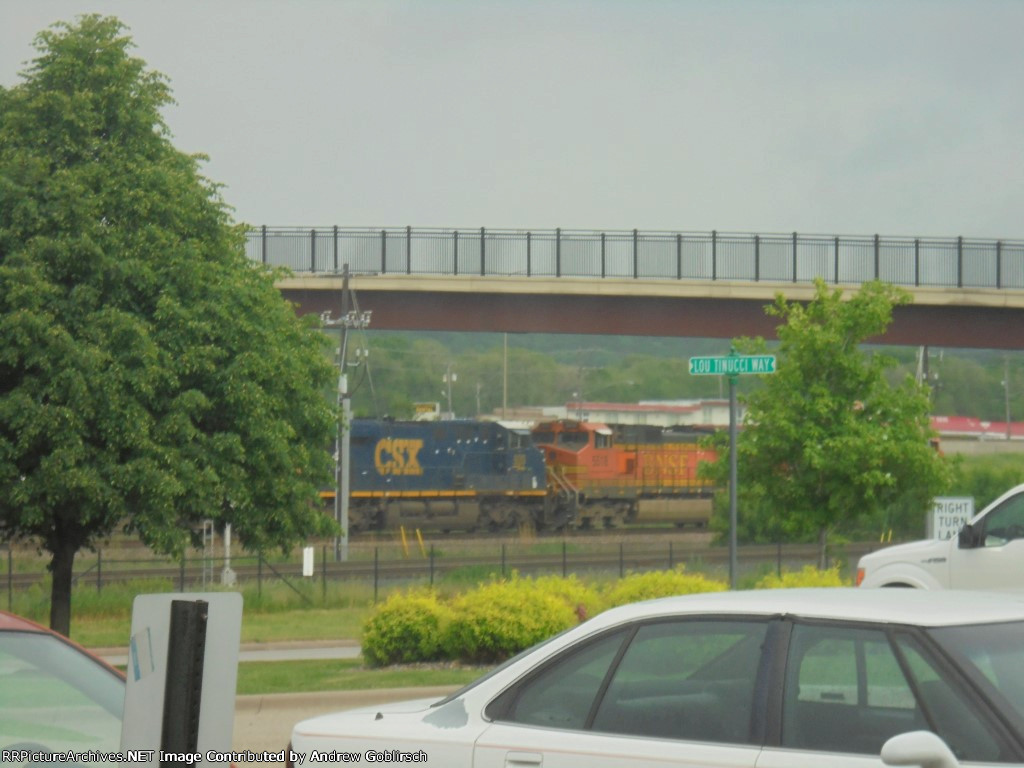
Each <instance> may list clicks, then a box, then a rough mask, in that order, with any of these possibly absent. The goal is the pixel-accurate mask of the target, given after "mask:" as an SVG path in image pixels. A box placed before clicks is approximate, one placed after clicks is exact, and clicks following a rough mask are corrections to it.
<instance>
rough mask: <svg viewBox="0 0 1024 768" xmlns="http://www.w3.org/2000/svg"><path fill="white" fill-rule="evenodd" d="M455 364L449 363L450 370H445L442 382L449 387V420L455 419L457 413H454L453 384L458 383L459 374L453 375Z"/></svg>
mask: <svg viewBox="0 0 1024 768" xmlns="http://www.w3.org/2000/svg"><path fill="white" fill-rule="evenodd" d="M453 365H454V363H448V368H447V369H446V370H445V374H444V378H443V379H442V381H443V382H444V383H445V384H447V385H448V418H449V419H454V418H455V412H454V411H452V382H453V381H458V379H459V374H457V373H452V366H453Z"/></svg>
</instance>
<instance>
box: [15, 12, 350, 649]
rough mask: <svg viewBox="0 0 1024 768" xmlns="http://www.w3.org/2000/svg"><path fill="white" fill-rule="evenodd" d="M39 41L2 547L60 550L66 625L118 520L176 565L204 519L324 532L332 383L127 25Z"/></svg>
mask: <svg viewBox="0 0 1024 768" xmlns="http://www.w3.org/2000/svg"><path fill="white" fill-rule="evenodd" d="M35 46H36V49H37V51H38V52H39V56H38V58H36V59H35V60H34V61H33V63H32V64H31V65H30V67H29V68H28V70H27V71H25V72H24V73H22V82H21V83H19V84H18V85H16V86H14V87H13V88H10V89H7V90H3V89H0V535H3V536H4V537H5V538H7V539H8V540H10V539H24V540H29V541H33V542H35V543H37V544H38V545H39V546H40V547H41V548H42V549H44V550H46V551H47V552H49V553H50V555H51V561H50V570H51V572H52V583H53V586H52V596H51V610H50V624H51V626H52V627H54V628H55V629H58V630H60V631H62V632H65V633H66V632H68V630H69V629H70V620H71V602H70V600H71V578H72V567H73V563H74V558H75V554H76V553H77V552H78V551H79V550H80V549H82V548H88V547H94V546H96V544H97V543H99V542H100V541H102V540H103V539H104V538H106V537H108V536H109V535H110V534H111V533H112V532H114V531H115V530H117V529H118V528H119V527H121V526H123V527H124V528H125V529H126V530H127V531H129V532H134V533H137V534H138V535H139V536H140V538H141V539H142V540H143V541H144V542H145V543H146V544H148V545H150V546H152V547H153V548H155V549H156V550H158V551H161V552H165V553H171V554H175V555H180V554H182V553H183V552H184V550H185V548H186V547H187V546H188V545H189V543H190V538H191V532H192V531H193V530H195V527H196V526H197V524H198V523H199V522H200V521H202V520H203V519H212V520H214V521H215V522H217V523H231V525H232V527H233V531H234V532H235V534H236V535H237V536H238V537H239V538H240V540H241V541H242V543H243V545H245V546H247V547H248V548H251V549H255V550H259V549H263V548H267V547H271V546H285V545H288V544H290V543H293V542H295V541H297V540H301V539H302V538H303V537H306V536H308V535H311V534H320V533H326V532H329V530H330V527H331V523H330V521H329V520H328V519H327V518H325V517H324V516H323V515H321V514H320V513H319V512H318V511H316V510H317V509H318V507H317V506H316V505H314V504H313V500H314V499H315V497H316V490H317V485H318V483H319V482H321V481H325V480H328V479H329V477H330V467H331V464H332V461H331V458H330V454H329V448H330V445H331V437H332V434H333V431H334V424H335V411H334V408H333V406H332V405H331V404H330V401H329V399H328V398H327V397H325V393H327V392H330V389H331V384H332V382H333V372H332V368H331V364H330V361H329V360H328V358H327V356H326V355H325V354H324V352H323V348H322V343H323V342H322V337H321V336H320V334H319V333H318V332H317V331H316V330H314V329H313V328H311V327H310V326H309V325H307V324H306V323H304V322H301V321H299V320H298V319H297V318H296V316H295V314H294V312H293V311H292V309H291V307H290V306H288V305H287V304H286V303H285V302H284V301H283V300H282V299H281V297H280V295H279V293H278V292H277V291H276V290H275V288H274V285H273V279H274V277H273V275H272V274H270V273H268V272H266V271H264V270H263V269H262V268H259V267H256V266H253V265H251V264H250V263H249V262H248V261H247V260H246V259H245V256H244V252H243V239H242V231H241V230H240V228H238V227H236V226H234V225H232V223H231V219H230V216H229V213H228V209H227V207H226V205H225V203H224V202H223V201H222V199H221V197H220V195H219V193H218V190H217V187H216V186H215V185H214V184H212V183H211V182H210V181H208V180H207V179H205V178H204V177H203V176H202V175H201V174H200V172H199V162H200V160H201V158H200V157H196V156H189V155H186V154H183V153H181V152H179V151H177V150H176V149H175V148H174V147H173V146H172V144H171V141H170V138H169V131H168V129H167V127H166V125H165V124H164V122H163V120H162V118H161V115H160V110H161V109H162V108H163V107H165V106H166V105H168V104H169V103H171V96H170V91H169V88H168V85H167V82H166V80H165V78H164V77H163V76H161V75H160V74H157V73H154V72H150V71H147V70H146V67H145V63H144V62H143V61H142V60H140V59H138V58H134V57H133V56H131V55H130V54H129V51H130V49H131V48H132V47H133V46H132V43H131V40H130V39H129V37H127V36H126V35H125V34H124V27H123V26H122V24H121V23H120V22H119V21H118V20H117V19H114V18H103V17H99V16H85V17H81V18H79V19H78V20H77V22H76V23H75V24H67V23H60V24H56V25H54V26H53V27H51V28H50V29H49V30H47V31H44V32H42V33H40V34H39V35H38V36H37V38H36V41H35Z"/></svg>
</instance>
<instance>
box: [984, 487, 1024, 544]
mask: <svg viewBox="0 0 1024 768" xmlns="http://www.w3.org/2000/svg"><path fill="white" fill-rule="evenodd" d="M1013 539H1024V493H1019V494H1017V495H1016V496H1013V497H1011V498H1009V499H1007V500H1006V501H1004V502H1003V503H1002V504H1000V505H999V506H998V507H996V508H995V509H993V510H992V511H991V512H989V513H988V514H987V515H985V536H984V542H985V546H986V547H998V546H1002V545H1003V544H1005V543H1006V542H1008V541H1011V540H1013Z"/></svg>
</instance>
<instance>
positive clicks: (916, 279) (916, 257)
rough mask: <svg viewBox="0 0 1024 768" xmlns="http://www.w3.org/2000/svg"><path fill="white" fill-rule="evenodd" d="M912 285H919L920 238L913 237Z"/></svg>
mask: <svg viewBox="0 0 1024 768" xmlns="http://www.w3.org/2000/svg"><path fill="white" fill-rule="evenodd" d="M914 285H921V239H920V238H917V237H915V238H914Z"/></svg>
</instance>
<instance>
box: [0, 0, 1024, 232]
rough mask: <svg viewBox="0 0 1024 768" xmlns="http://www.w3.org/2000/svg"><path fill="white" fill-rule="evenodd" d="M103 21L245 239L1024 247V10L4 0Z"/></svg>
mask: <svg viewBox="0 0 1024 768" xmlns="http://www.w3.org/2000/svg"><path fill="white" fill-rule="evenodd" d="M92 12H97V13H103V14H110V15H115V16H117V17H118V18H120V19H121V20H122V21H123V22H124V23H125V24H126V25H127V26H128V28H129V31H130V34H131V35H132V37H133V38H134V40H135V42H136V44H137V49H136V54H137V55H138V56H140V57H141V58H143V59H144V60H146V61H147V62H148V64H149V66H150V67H151V68H152V69H155V70H158V71H160V72H162V73H164V74H165V75H167V77H168V78H169V79H170V82H171V86H172V88H173V91H174V95H175V98H176V100H177V102H178V104H177V106H175V107H173V108H172V109H171V110H169V111H168V113H167V115H166V118H167V122H168V124H169V125H170V127H171V130H172V132H173V134H174V141H175V143H176V145H177V146H178V147H179V148H180V149H182V150H184V151H188V152H202V153H205V154H207V155H209V156H210V161H209V163H208V164H207V165H206V168H205V170H206V173H207V175H208V176H209V177H210V178H211V179H213V180H215V181H217V182H220V183H222V184H224V185H225V189H224V196H225V198H226V200H227V201H228V202H229V203H230V204H231V205H232V206H234V208H235V211H236V217H237V218H238V219H239V220H240V221H244V222H247V223H250V224H271V225H317V226H321V225H331V224H338V225H343V226H404V225H406V224H411V225H413V226H433V227H479V226H486V227H494V228H499V227H501V228H504V227H509V228H534V229H539V228H554V227H563V228H579V229H632V228H634V227H636V228H640V229H663V230H684V231H707V230H711V229H718V230H720V231H736V232H755V231H757V232H790V231H794V230H796V231H800V232H814V233H825V234H833V233H835V234H873V233H880V234H889V235H935V236H939V235H958V234H963V235H967V236H979V237H1001V238H1014V237H1016V238H1021V237H1024V218H1022V215H1021V214H1022V211H1024V45H1022V44H1021V35H1022V32H1024V2H1020V1H1018V0H1002V1H999V0H921V1H920V2H911V1H909V0H908V1H906V2H903V1H900V0H880V1H878V2H873V1H871V0H859V1H857V2H854V1H853V0H850V1H849V2H838V1H836V2H832V1H828V0H818V1H817V2H757V1H755V0H750V1H748V2H738V1H736V2H729V1H727V0H719V1H716V2H711V1H710V0H709V1H708V2H688V1H686V0H680V1H679V2H668V1H660V2H655V1H653V0H631V1H629V2H626V1H625V0H623V1H622V2H610V1H608V0H604V1H601V0H594V1H592V2H562V1H560V0H549V1H547V2H531V1H529V0H522V1H513V0H503V1H501V2H494V1H491V2H489V1H488V0H475V1H472V2H471V1H470V0H465V2H455V1H454V0H450V1H446V2H442V1H440V0H439V1H436V2H432V1H429V0H417V2H388V1H387V0H373V1H371V0H360V1H353V2H346V1H344V0H293V1H292V2H284V1H283V0H277V1H274V2H271V1H269V0H174V2H167V1H165V0H160V1H159V2H158V1H156V0H152V1H150V0H132V1H127V0H123V1H120V2H119V1H117V0H31V2H29V1H28V0H0V84H2V85H4V86H12V85H14V84H16V83H17V82H18V80H19V77H18V73H19V72H20V71H21V70H22V69H23V67H24V64H25V63H26V62H28V61H29V60H30V59H31V58H32V57H33V56H34V55H35V53H34V50H33V48H32V47H31V43H32V40H33V38H34V36H35V34H36V33H37V32H39V31H40V30H42V29H44V28H45V27H47V26H48V25H50V24H51V23H53V22H55V21H58V20H73V19H74V18H75V16H76V15H78V14H81V13H92Z"/></svg>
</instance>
